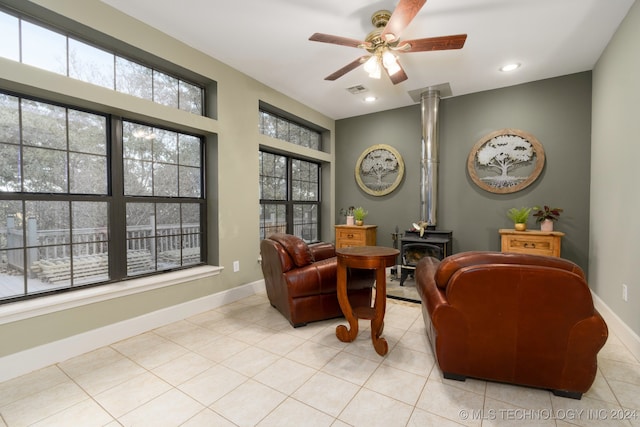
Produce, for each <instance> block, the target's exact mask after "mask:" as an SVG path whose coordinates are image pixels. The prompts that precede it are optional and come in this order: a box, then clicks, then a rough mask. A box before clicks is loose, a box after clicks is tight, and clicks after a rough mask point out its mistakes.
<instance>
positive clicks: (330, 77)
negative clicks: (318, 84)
mask: <svg viewBox="0 0 640 427" xmlns="http://www.w3.org/2000/svg"><path fill="white" fill-rule="evenodd" d="M368 58H369V55H365V56H361V57H360V58H358V59H356V60H355V61H353V62H350V63H349V64H347V65H345V66H344V67H342V68H340V69H339V70H338V71H336V72H335V73H333V74H330V75H328V76H327V77H325V78H324V79H325V80H331V81H333V80H336V79H338V78H340V77H342V76H344V75H345V74H347V73H348V72H349V71H351V70H355V69H356V68H358V67H359V66H360V65H362V63H364V61H366V60H367V59H368Z"/></svg>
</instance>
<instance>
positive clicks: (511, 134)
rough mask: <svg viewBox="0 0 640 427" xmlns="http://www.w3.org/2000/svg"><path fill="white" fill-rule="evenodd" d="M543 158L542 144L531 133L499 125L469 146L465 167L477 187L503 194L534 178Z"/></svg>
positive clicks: (540, 171)
mask: <svg viewBox="0 0 640 427" xmlns="http://www.w3.org/2000/svg"><path fill="white" fill-rule="evenodd" d="M544 162H545V155H544V148H543V147H542V144H541V143H540V141H538V139H537V138H536V137H535V136H533V135H532V134H530V133H529V132H525V131H522V130H518V129H500V130H497V131H495V132H491V133H489V134H488V135H485V136H483V137H482V138H480V140H479V141H478V142H477V143H476V144H475V145H474V146H473V148H472V149H471V152H470V153H469V157H468V159H467V170H468V172H469V176H470V177H471V179H472V180H473V182H474V183H475V184H476V185H477V186H478V187H480V188H482V189H483V190H486V191H489V192H491V193H498V194H507V193H515V192H516V191H520V190H522V189H524V188H526V187H528V186H529V185H531V184H532V183H533V182H534V181H535V180H536V179H538V176H540V173H542V168H543V167H544Z"/></svg>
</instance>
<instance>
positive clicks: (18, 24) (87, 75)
mask: <svg viewBox="0 0 640 427" xmlns="http://www.w3.org/2000/svg"><path fill="white" fill-rule="evenodd" d="M0 37H1V39H2V43H0V56H1V57H4V58H8V59H11V60H14V61H18V62H22V63H24V64H28V65H32V66H34V67H38V68H41V69H43V70H47V71H51V72H54V73H58V74H62V75H64V76H68V77H71V78H74V79H78V80H81V81H84V82H87V83H91V84H94V85H98V86H102V87H106V88H109V89H113V90H115V91H117V92H121V93H125V94H128V95H133V96H136V97H138V98H143V99H147V100H150V101H153V102H156V103H158V104H162V105H166V106H169V107H173V108H177V109H180V110H184V111H188V112H191V113H194V114H199V115H204V102H203V99H204V89H202V88H201V87H199V86H197V85H195V84H193V83H189V82H187V81H185V80H182V79H179V78H176V77H173V76H170V75H169V74H166V73H163V72H161V71H159V70H156V69H153V68H149V67H147V66H144V65H141V64H139V63H137V62H134V61H131V60H129V59H127V58H123V57H121V56H118V55H115V54H113V53H111V52H108V51H106V50H103V49H100V48H98V47H95V46H92V45H90V44H87V43H84V42H83V41H80V40H76V39H74V38H71V37H67V36H66V35H64V34H61V33H59V32H56V31H53V30H50V29H48V28H45V27H43V26H40V25H37V24H34V23H32V22H29V21H26V20H24V19H22V18H19V17H16V16H13V15H10V14H8V13H5V12H2V11H0Z"/></svg>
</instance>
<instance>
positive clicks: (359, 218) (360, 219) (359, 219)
mask: <svg viewBox="0 0 640 427" xmlns="http://www.w3.org/2000/svg"><path fill="white" fill-rule="evenodd" d="M368 214H369V212H367V211H365V210H364V208H363V207H362V206H358V207H357V208H355V209H354V210H353V218H354V219H355V220H356V225H362V224H364V219H365V217H366V216H367V215H368Z"/></svg>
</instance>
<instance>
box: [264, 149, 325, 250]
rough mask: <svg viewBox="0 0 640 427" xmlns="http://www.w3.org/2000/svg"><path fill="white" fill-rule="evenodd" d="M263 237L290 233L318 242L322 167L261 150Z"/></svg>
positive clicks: (308, 240)
mask: <svg viewBox="0 0 640 427" xmlns="http://www.w3.org/2000/svg"><path fill="white" fill-rule="evenodd" d="M259 157H260V171H259V174H260V238H261V239H264V238H266V237H268V236H270V235H271V234H273V233H288V234H294V235H296V236H299V237H301V238H302V239H304V240H305V241H307V242H313V241H317V240H318V239H319V223H320V221H319V215H318V212H319V211H320V165H319V164H317V163H314V162H309V161H306V160H301V159H295V158H292V157H289V156H285V155H281V154H274V153H269V152H266V151H260V153H259Z"/></svg>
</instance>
